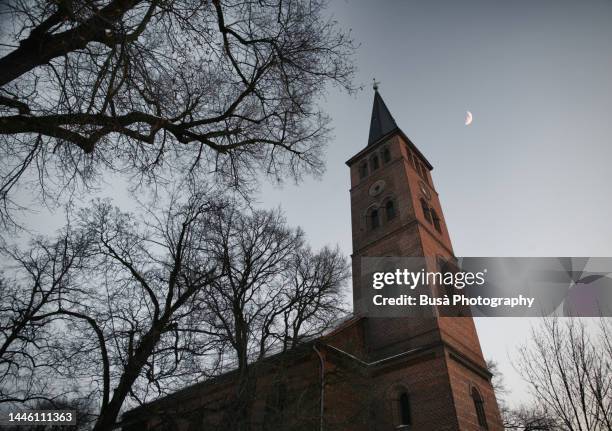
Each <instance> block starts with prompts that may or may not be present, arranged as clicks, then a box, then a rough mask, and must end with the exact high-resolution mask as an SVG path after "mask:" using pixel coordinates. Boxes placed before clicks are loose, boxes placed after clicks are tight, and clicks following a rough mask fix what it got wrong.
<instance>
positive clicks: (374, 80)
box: [372, 78, 380, 91]
mask: <svg viewBox="0 0 612 431" xmlns="http://www.w3.org/2000/svg"><path fill="white" fill-rule="evenodd" d="M378 84H380V81H377V80H376V78H373V79H372V88H373V89H374V91H378Z"/></svg>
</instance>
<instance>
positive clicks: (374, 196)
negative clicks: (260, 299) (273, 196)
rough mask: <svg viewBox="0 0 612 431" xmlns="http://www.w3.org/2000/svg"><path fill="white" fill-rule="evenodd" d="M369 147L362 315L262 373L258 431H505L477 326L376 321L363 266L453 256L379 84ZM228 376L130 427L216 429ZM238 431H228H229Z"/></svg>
mask: <svg viewBox="0 0 612 431" xmlns="http://www.w3.org/2000/svg"><path fill="white" fill-rule="evenodd" d="M374 90H375V92H374V106H373V108H372V117H371V123H370V132H369V136H368V142H367V146H366V147H365V148H363V149H362V150H361V151H359V152H358V153H357V154H355V155H354V156H353V157H351V158H350V159H349V160H348V161H347V162H346V164H347V165H348V167H349V170H350V179H351V189H350V195H351V224H352V240H353V254H352V258H353V307H354V312H353V314H352V315H351V316H349V317H348V318H345V319H344V320H342V321H341V322H339V323H338V325H337V326H336V327H335V328H334V329H333V330H331V331H330V332H328V333H326V334H325V335H323V336H321V337H319V338H317V339H315V340H311V341H309V342H305V343H303V344H302V345H301V346H299V347H298V348H296V349H294V350H292V351H291V352H289V354H282V355H273V356H270V357H267V358H264V359H262V360H260V361H258V362H257V363H256V374H257V389H256V394H255V396H254V401H253V403H252V405H250V406H249V416H250V420H249V426H248V429H250V430H313V431H314V430H317V431H336V430H337V431H362V430H363V431H387V430H389V431H391V430H406V431H410V430H414V431H459V430H461V431H483V430H490V431H501V430H503V426H502V421H501V417H500V412H499V409H498V405H497V401H496V398H495V394H494V391H493V387H492V385H491V377H492V376H491V373H490V372H489V370H488V369H487V366H486V363H485V360H484V358H483V354H482V351H481V348H480V343H479V340H478V334H477V332H476V328H475V326H474V322H473V319H472V317H471V316H470V315H469V313H467V314H462V317H441V316H439V315H437V314H436V313H435V311H434V312H433V313H432V314H431V316H430V317H422V318H414V317H403V318H391V317H370V316H368V315H367V313H366V310H367V303H366V302H367V300H366V295H365V294H364V291H363V290H362V289H363V288H365V287H362V286H360V278H361V277H360V273H361V272H360V271H361V269H360V265H361V263H360V262H361V258H364V257H377V256H408V257H410V256H415V257H416V256H425V257H434V258H439V259H452V258H453V257H454V254H453V248H452V244H451V240H450V234H449V232H448V230H447V228H446V223H445V220H444V215H443V212H442V207H441V204H440V200H439V197H438V193H437V192H436V189H435V186H434V182H433V179H432V176H431V170H432V169H433V167H432V165H431V163H430V162H429V161H428V160H427V159H426V158H425V156H424V155H423V154H422V153H421V152H420V151H419V149H418V148H417V147H416V146H415V145H414V143H412V141H411V140H410V139H409V138H408V137H407V136H406V135H405V134H404V132H402V130H401V129H400V128H399V127H398V126H397V124H396V122H395V120H394V118H393V116H392V115H391V113H390V111H389V109H388V108H387V106H386V105H385V102H384V101H383V99H382V97H381V95H380V93H379V92H378V89H377V88H376V86H375V87H374ZM236 378H237V376H236V374H235V373H232V372H229V373H226V374H223V375H221V376H219V377H216V378H214V379H212V380H208V381H205V382H202V383H198V384H196V385H193V386H190V387H187V388H184V389H182V390H180V391H178V392H176V393H174V394H171V395H169V396H166V397H164V398H161V399H159V400H156V401H154V402H152V403H149V404H146V405H144V406H141V407H138V408H136V409H133V410H131V411H128V412H126V413H125V414H124V416H123V421H122V423H123V429H124V430H126V431H135V430H186V431H187V430H217V429H219V424H220V423H221V421H222V418H223V416H224V415H227V414H228V413H229V414H231V412H227V411H226V410H227V409H226V408H224V405H227V404H226V403H227V399H228V397H229V396H231V394H232V393H233V392H232V389H233V388H234V386H233V384H234V382H235V381H236ZM224 431H229V430H224Z"/></svg>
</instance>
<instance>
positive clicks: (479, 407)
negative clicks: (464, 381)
mask: <svg viewBox="0 0 612 431" xmlns="http://www.w3.org/2000/svg"><path fill="white" fill-rule="evenodd" d="M472 400H473V401H474V408H475V409H476V416H477V417H478V425H480V426H481V427H482V428H484V429H489V427H488V425H487V417H486V415H485V409H484V401H483V400H482V396H480V392H478V389H476V388H472Z"/></svg>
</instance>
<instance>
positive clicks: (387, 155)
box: [382, 147, 391, 163]
mask: <svg viewBox="0 0 612 431" xmlns="http://www.w3.org/2000/svg"><path fill="white" fill-rule="evenodd" d="M382 158H383V162H384V163H389V162H390V161H391V151H389V148H388V147H385V148H384V149H383V151H382Z"/></svg>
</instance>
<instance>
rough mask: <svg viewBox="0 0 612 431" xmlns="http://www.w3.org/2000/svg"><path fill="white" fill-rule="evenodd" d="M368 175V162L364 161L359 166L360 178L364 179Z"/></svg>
mask: <svg viewBox="0 0 612 431" xmlns="http://www.w3.org/2000/svg"><path fill="white" fill-rule="evenodd" d="M367 176H368V164H367V163H366V162H363V163H362V164H361V165H360V166H359V178H361V179H364V178H365V177H367Z"/></svg>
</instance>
